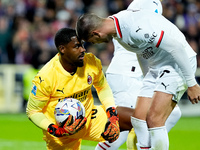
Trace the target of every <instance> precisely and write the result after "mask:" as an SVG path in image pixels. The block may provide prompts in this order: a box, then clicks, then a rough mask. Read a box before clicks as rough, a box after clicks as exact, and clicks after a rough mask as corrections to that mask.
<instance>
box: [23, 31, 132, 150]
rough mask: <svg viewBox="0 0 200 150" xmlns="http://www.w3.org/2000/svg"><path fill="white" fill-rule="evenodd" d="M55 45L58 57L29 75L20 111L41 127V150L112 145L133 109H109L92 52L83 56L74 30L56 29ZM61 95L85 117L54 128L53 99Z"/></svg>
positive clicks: (106, 87) (127, 124)
mask: <svg viewBox="0 0 200 150" xmlns="http://www.w3.org/2000/svg"><path fill="white" fill-rule="evenodd" d="M55 45H56V47H57V50H58V52H59V53H58V54H56V55H55V56H54V57H53V58H52V59H51V60H50V61H49V62H48V63H47V64H46V65H45V66H43V68H42V69H41V70H40V71H39V73H38V74H37V75H36V76H35V77H34V79H33V81H32V83H33V85H32V90H31V93H30V96H29V101H28V105H27V108H26V111H27V115H28V117H29V119H30V120H31V121H32V122H33V123H34V124H35V125H36V126H38V127H39V128H41V129H42V131H43V139H44V140H45V141H46V146H47V149H48V150H54V149H55V150H61V149H62V150H69V149H74V150H78V149H80V148H81V141H82V139H83V140H92V141H99V142H103V141H105V140H107V141H109V142H110V143H111V142H114V141H115V140H116V139H117V138H118V137H119V133H120V130H121V131H123V130H130V129H131V128H132V125H131V122H130V116H131V115H132V112H133V110H132V109H131V108H127V107H117V108H116V107H115V103H114V98H113V95H112V92H111V89H110V87H109V85H108V83H107V81H106V79H105V76H104V74H103V71H102V65H101V61H100V60H99V59H98V58H96V57H95V56H94V55H93V54H91V53H85V49H84V48H83V46H82V43H81V41H79V40H78V39H77V36H76V32H75V30H73V29H68V28H63V29H60V30H59V31H58V32H57V33H56V35H55ZM92 86H94V88H95V89H96V91H97V94H98V97H99V99H100V101H101V103H102V105H101V106H95V105H94V100H93V96H92V91H91V88H92ZM66 97H72V98H76V99H78V100H79V101H81V103H82V104H83V105H84V107H85V116H81V117H80V118H77V119H76V120H75V121H74V122H71V120H72V116H70V117H69V118H68V119H67V120H66V121H65V123H64V124H63V126H57V125H56V121H55V118H54V108H55V106H56V105H57V103H58V100H59V99H64V98H66ZM117 112H119V113H117ZM120 112H123V113H121V114H120ZM119 126H120V128H119Z"/></svg>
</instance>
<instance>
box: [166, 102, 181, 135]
mask: <svg viewBox="0 0 200 150" xmlns="http://www.w3.org/2000/svg"><path fill="white" fill-rule="evenodd" d="M180 118H181V110H180V108H179V106H178V105H176V106H175V107H174V109H173V110H172V112H171V114H170V115H169V117H168V118H167V120H166V122H165V126H166V128H167V132H169V131H170V130H171V128H173V127H174V126H175V124H176V123H177V122H178V120H179V119H180Z"/></svg>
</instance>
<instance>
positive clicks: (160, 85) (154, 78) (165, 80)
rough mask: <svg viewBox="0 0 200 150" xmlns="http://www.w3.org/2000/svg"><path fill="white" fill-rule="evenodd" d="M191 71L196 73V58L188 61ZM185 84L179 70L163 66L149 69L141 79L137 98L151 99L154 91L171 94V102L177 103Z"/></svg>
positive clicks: (185, 88)
mask: <svg viewBox="0 0 200 150" xmlns="http://www.w3.org/2000/svg"><path fill="white" fill-rule="evenodd" d="M190 63H191V66H192V69H193V71H194V73H195V71H196V65H197V63H196V56H194V57H192V58H191V59H190ZM186 90H187V84H186V81H185V79H184V77H183V76H182V73H181V71H180V69H179V68H173V67H172V66H163V67H161V68H160V69H149V71H148V73H147V74H146V76H145V77H144V79H143V86H142V88H141V91H140V93H139V95H138V96H141V97H153V94H154V92H155V91H160V92H163V93H168V94H172V95H173V98H172V100H173V101H176V102H179V100H180V99H181V97H182V96H183V94H184V92H185V91H186Z"/></svg>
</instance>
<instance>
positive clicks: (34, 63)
mask: <svg viewBox="0 0 200 150" xmlns="http://www.w3.org/2000/svg"><path fill="white" fill-rule="evenodd" d="M40 55H41V52H40V51H36V52H35V53H34V54H33V56H32V58H31V61H30V63H31V66H30V68H28V69H27V70H26V71H25V73H24V74H23V110H24V111H25V109H26V105H27V101H28V98H29V94H30V91H31V87H32V82H30V81H32V80H33V79H34V77H35V75H36V74H37V73H38V71H39V69H40V68H41V65H44V64H42V62H41V60H40V58H41V57H40Z"/></svg>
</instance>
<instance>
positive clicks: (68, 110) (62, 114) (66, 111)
mask: <svg viewBox="0 0 200 150" xmlns="http://www.w3.org/2000/svg"><path fill="white" fill-rule="evenodd" d="M70 114H71V115H72V116H73V121H75V119H76V118H78V117H79V116H80V115H82V116H83V117H85V108H84V106H83V104H82V103H81V102H80V101H79V100H77V99H74V98H65V99H63V100H60V101H59V102H58V104H57V105H56V107H55V110H54V116H55V119H56V123H57V125H58V126H61V125H62V123H63V121H65V120H66V119H67V118H68V116H69V115H70Z"/></svg>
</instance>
